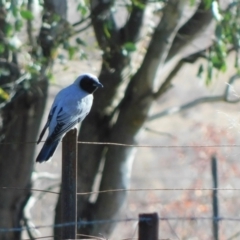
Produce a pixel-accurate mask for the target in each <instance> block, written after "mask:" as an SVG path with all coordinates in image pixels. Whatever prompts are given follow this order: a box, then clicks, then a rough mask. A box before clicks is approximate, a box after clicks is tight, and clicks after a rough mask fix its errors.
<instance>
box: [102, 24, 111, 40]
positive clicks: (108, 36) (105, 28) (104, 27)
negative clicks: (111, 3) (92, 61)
mask: <svg viewBox="0 0 240 240" xmlns="http://www.w3.org/2000/svg"><path fill="white" fill-rule="evenodd" d="M103 31H104V33H105V35H106V37H107V38H110V37H111V33H110V32H109V30H108V25H107V24H104V25H103Z"/></svg>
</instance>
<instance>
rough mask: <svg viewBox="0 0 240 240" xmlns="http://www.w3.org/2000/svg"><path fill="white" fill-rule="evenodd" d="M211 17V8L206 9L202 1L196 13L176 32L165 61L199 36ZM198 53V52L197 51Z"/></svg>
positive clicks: (210, 20)
mask: <svg viewBox="0 0 240 240" xmlns="http://www.w3.org/2000/svg"><path fill="white" fill-rule="evenodd" d="M212 20H213V15H212V10H211V8H209V9H206V7H205V3H204V2H203V1H202V2H201V4H200V5H199V8H198V9H197V11H196V13H195V14H194V15H193V17H192V18H190V19H189V20H188V21H187V22H186V23H185V24H184V25H183V26H182V27H181V28H180V29H179V31H178V34H177V35H176V37H175V39H174V41H173V44H172V46H171V49H170V51H169V54H168V56H167V59H166V61H170V60H171V59H172V58H173V57H174V56H175V55H176V54H177V53H178V52H180V51H181V50H182V49H183V48H184V47H185V46H187V45H188V44H189V43H190V42H191V41H193V39H195V38H196V37H197V36H198V37H199V34H201V33H203V32H205V31H204V30H205V29H206V27H207V26H209V24H210V23H211V22H212ZM198 51H199V50H198Z"/></svg>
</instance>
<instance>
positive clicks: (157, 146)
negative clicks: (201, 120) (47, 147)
mask: <svg viewBox="0 0 240 240" xmlns="http://www.w3.org/2000/svg"><path fill="white" fill-rule="evenodd" d="M40 142H41V143H44V142H45V141H40ZM4 144H5V145H11V144H37V142H36V141H29V142H0V145H4ZM77 144H82V145H105V146H117V147H132V148H238V147H239V148H240V144H211V145H147V144H125V143H117V142H85V141H78V142H77Z"/></svg>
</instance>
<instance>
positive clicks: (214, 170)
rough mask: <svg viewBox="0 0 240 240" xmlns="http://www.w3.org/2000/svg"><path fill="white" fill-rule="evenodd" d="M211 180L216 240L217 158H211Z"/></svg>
mask: <svg viewBox="0 0 240 240" xmlns="http://www.w3.org/2000/svg"><path fill="white" fill-rule="evenodd" d="M211 163H212V164H211V165H212V178H213V188H214V190H213V192H212V206H213V237H214V240H218V217H219V211H218V191H217V188H218V170H217V158H216V156H214V155H213V156H212V162H211Z"/></svg>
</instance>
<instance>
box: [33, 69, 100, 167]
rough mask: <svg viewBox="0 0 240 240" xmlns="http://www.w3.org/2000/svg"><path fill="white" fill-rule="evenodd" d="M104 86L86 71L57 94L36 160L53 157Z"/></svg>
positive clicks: (43, 131)
mask: <svg viewBox="0 0 240 240" xmlns="http://www.w3.org/2000/svg"><path fill="white" fill-rule="evenodd" d="M102 87H103V85H102V84H101V83H100V82H99V80H98V78H97V77H96V76H94V75H93V74H90V73H84V74H81V75H80V76H79V77H78V78H77V79H76V80H75V81H74V82H73V83H72V84H71V85H69V86H68V87H66V88H64V89H62V90H61V91H60V92H59V93H58V94H57V95H56V97H55V99H54V101H53V104H52V107H51V109H50V112H49V115H48V119H47V122H46V124H45V126H44V128H43V130H42V131H41V133H40V135H39V138H38V141H37V144H39V143H40V142H41V140H42V138H43V136H44V134H45V132H46V130H47V128H48V137H47V139H46V141H45V143H44V145H43V147H42V149H41V151H40V152H39V154H38V156H37V158H36V162H39V163H42V162H45V161H48V160H50V159H51V158H52V157H53V154H54V152H55V151H56V149H57V146H58V144H59V142H60V141H61V139H62V138H63V137H64V135H65V134H66V133H67V132H68V131H69V130H71V129H73V128H75V127H76V126H77V124H78V123H80V122H82V121H83V119H84V118H85V117H86V116H87V115H88V113H89V112H90V110H91V107H92V103H93V93H94V92H95V91H96V90H97V89H98V88H102Z"/></svg>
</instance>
